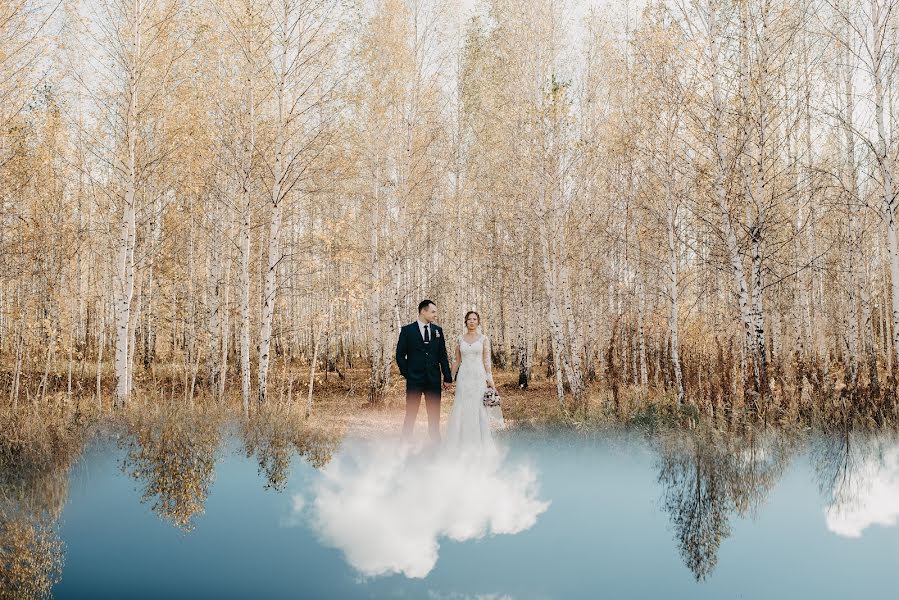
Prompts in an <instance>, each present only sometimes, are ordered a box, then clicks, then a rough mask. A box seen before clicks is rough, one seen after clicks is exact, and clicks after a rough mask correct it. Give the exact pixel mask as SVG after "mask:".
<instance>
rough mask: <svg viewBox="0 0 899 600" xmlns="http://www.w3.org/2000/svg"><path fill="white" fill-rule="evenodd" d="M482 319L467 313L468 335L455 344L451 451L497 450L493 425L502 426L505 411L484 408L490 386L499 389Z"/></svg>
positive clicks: (448, 435)
mask: <svg viewBox="0 0 899 600" xmlns="http://www.w3.org/2000/svg"><path fill="white" fill-rule="evenodd" d="M480 324H481V317H480V315H478V313H477V312H475V311H473V310H472V311H468V312H467V313H466V314H465V330H466V331H465V333H464V334H462V335H460V336H459V338H458V340H457V344H456V357H455V361H454V364H453V381H454V382H455V383H456V395H455V399H454V400H453V408H452V411H451V412H450V416H449V421H448V422H447V428H446V438H445V442H444V443H445V446H446V447H447V448H450V449H460V450H461V449H465V450H475V451H476V450H482V451H486V452H490V451H495V450H496V446H495V444H494V441H493V435H492V433H491V431H490V428H491V424H496V425H498V426H499V427H502V426H503V415H502V409H501V408H500V407H499V406H494V407H489V408H488V407H486V406H484V392H485V391H486V390H487V387H488V386H489V387H491V388H494V389H495V388H496V386H495V385H494V383H493V370H492V368H491V359H490V339H489V338H488V337H487V336H486V335H484V334H483V333H480V331H479V329H480Z"/></svg>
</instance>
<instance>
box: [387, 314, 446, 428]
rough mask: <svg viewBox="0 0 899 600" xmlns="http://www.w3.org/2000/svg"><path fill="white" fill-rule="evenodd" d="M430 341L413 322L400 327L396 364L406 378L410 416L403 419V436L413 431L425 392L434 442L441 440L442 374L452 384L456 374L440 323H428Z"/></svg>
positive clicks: (407, 413)
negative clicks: (451, 368) (450, 361)
mask: <svg viewBox="0 0 899 600" xmlns="http://www.w3.org/2000/svg"><path fill="white" fill-rule="evenodd" d="M428 332H429V336H428V337H429V342H428V343H425V340H424V338H423V337H422V334H421V329H419V327H418V321H413V322H412V323H409V324H408V325H405V326H404V327H403V328H402V329H400V337H399V339H398V340H397V342H396V364H397V366H398V367H399V368H400V374H401V375H402V376H403V377H404V378H405V379H406V419H405V421H404V422H403V436H404V437H408V436H409V435H411V433H412V427H413V426H414V424H415V416H416V415H417V414H418V407H419V405H420V404H421V395H422V394H424V396H425V409H426V410H427V412H428V431H429V433H430V436H431V439H432V440H433V441H437V442H439V441H440V390H441V385H440V383H441V382H440V375H441V371H442V372H443V381H444V382H446V383H452V381H453V375H452V371H451V370H450V366H449V355H448V354H447V352H446V338H445V337H444V335H443V330H442V329H441V328H440V327H438V326H437V325H433V324H431V325H428Z"/></svg>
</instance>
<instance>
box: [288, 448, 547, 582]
mask: <svg viewBox="0 0 899 600" xmlns="http://www.w3.org/2000/svg"><path fill="white" fill-rule="evenodd" d="M505 458H506V452H505V450H503V449H502V448H501V450H500V452H499V453H497V454H492V455H490V454H487V455H480V454H479V455H475V456H468V457H462V456H456V455H453V454H451V453H449V452H447V451H442V452H438V453H437V454H435V455H430V456H429V455H428V454H427V453H426V452H422V450H421V448H420V447H409V446H402V445H400V444H398V443H396V442H392V441H385V440H370V439H362V438H346V439H345V440H344V441H343V444H342V445H341V447H340V449H339V450H338V451H337V452H336V453H335V455H334V456H333V458H332V459H331V462H329V463H328V465H327V466H325V468H323V469H322V471H321V473H320V477H319V478H318V479H317V480H316V481H315V482H314V483H313V485H312V490H311V492H312V493H311V496H312V497H311V498H309V499H308V501H304V500H303V499H302V497H301V496H297V497H295V499H294V508H295V510H294V513H293V516H296V511H297V510H300V511H302V510H305V511H306V519H307V521H308V522H309V523H310V525H311V526H312V528H313V529H314V530H316V531H317V532H318V534H319V536H320V537H321V539H322V541H323V542H324V543H325V544H327V545H330V546H333V547H336V548H339V549H340V550H342V551H343V553H344V555H345V556H346V559H347V560H348V561H349V563H350V564H351V565H352V566H353V567H354V568H356V569H358V570H359V571H360V572H361V573H362V574H364V575H385V574H392V573H402V574H404V575H406V576H407V577H424V576H426V575H427V574H428V573H429V572H430V571H431V569H433V568H434V564H435V563H436V562H437V554H438V549H439V538H440V537H447V538H450V539H453V540H457V541H464V540H471V539H476V538H481V537H483V536H485V535H487V534H488V533H489V534H502V533H506V534H513V533H518V532H520V531H524V530H526V529H528V528H530V527H531V526H533V525H534V523H536V521H537V517H538V516H539V515H540V514H541V513H542V512H543V511H545V510H546V509H547V507H548V506H549V502H548V501H542V500H538V499H537V497H536V496H537V493H538V486H537V475H536V472H535V471H534V469H533V468H532V467H531V466H530V465H528V464H525V463H519V464H514V465H513V464H507V463H506V461H505ZM290 520H294V519H290Z"/></svg>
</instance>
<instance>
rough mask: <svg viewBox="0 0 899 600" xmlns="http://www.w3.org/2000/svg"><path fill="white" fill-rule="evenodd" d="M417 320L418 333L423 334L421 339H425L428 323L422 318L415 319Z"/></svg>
mask: <svg viewBox="0 0 899 600" xmlns="http://www.w3.org/2000/svg"><path fill="white" fill-rule="evenodd" d="M415 322H416V323H418V334H419V335H420V336H421V339H425V327H427V326H428V324H427V323H422V322H421V319H415Z"/></svg>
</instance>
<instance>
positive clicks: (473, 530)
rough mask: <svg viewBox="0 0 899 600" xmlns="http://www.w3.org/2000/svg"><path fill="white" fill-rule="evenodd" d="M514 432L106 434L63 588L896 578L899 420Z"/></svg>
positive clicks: (642, 592) (80, 493)
mask: <svg viewBox="0 0 899 600" xmlns="http://www.w3.org/2000/svg"><path fill="white" fill-rule="evenodd" d="M500 443H501V444H502V447H503V448H504V449H506V453H505V454H504V455H502V456H501V457H499V458H498V459H496V460H493V461H475V462H464V461H461V460H455V459H454V458H453V457H449V458H447V457H443V456H442V455H440V456H438V457H436V458H435V457H434V456H431V455H428V454H424V453H421V452H419V451H418V450H417V449H416V448H412V449H409V448H406V449H403V448H400V447H398V446H396V445H395V444H392V443H389V442H381V441H377V440H371V439H361V438H354V437H352V436H351V437H348V438H345V439H344V440H343V441H342V442H341V443H340V445H339V446H337V447H336V449H335V450H334V451H333V454H332V455H331V456H330V459H329V460H320V461H318V462H320V463H322V464H319V465H318V466H317V467H316V466H313V465H312V464H310V462H309V461H308V459H307V458H304V457H303V456H302V455H300V454H299V453H296V452H295V449H290V450H289V451H287V452H286V454H285V453H284V452H282V453H281V455H280V462H279V463H278V468H272V464H273V463H272V461H271V460H269V459H270V458H271V457H270V456H269V455H266V456H264V457H262V458H263V460H260V457H261V456H262V455H263V454H265V453H260V452H256V451H250V452H249V456H248V451H247V449H246V445H245V444H244V443H243V442H242V441H241V440H240V439H239V436H237V435H232V434H227V435H225V436H224V437H223V438H221V442H220V443H217V445H216V447H215V448H214V449H213V458H214V463H212V464H209V465H206V466H205V467H204V466H203V458H202V456H200V457H199V458H198V456H197V452H195V451H194V450H190V449H187V450H185V451H184V452H183V454H184V456H180V457H176V458H175V459H174V460H173V461H172V462H171V463H168V462H167V461H168V459H167V458H165V457H164V456H162V455H161V454H159V453H156V454H154V455H153V457H152V458H148V457H147V456H143V457H140V456H138V458H135V456H136V451H135V446H133V445H132V446H131V447H129V446H128V445H127V444H122V443H115V442H114V441H110V440H109V439H107V438H106V437H104V436H100V437H98V438H97V439H95V440H94V441H93V442H91V443H90V444H89V445H88V447H87V448H86V449H85V452H84V453H83V455H82V457H81V458H80V460H79V461H78V462H77V463H76V464H75V465H74V466H73V467H72V468H71V469H70V471H69V475H68V477H69V486H68V494H67V499H66V501H65V504H64V508H63V509H62V512H61V514H60V516H59V518H58V521H57V524H58V535H59V537H60V538H61V540H62V541H63V543H64V548H63V554H64V566H63V568H62V572H61V580H60V581H59V583H57V584H56V585H55V586H54V588H53V596H54V597H55V598H60V599H63V598H93V599H100V598H388V597H389V598H434V599H438V598H448V599H449V598H453V599H456V598H516V599H519V598H691V599H692V598H715V599H721V598H759V599H763V598H765V599H770V598H818V599H824V598H841V599H842V598H895V597H896V593H897V592H896V590H897V589H899V528H897V526H896V522H897V517H899V441H897V438H896V437H895V436H871V435H862V434H851V435H848V434H847V435H842V434H837V435H830V436H810V437H806V438H803V439H801V440H795V439H789V438H787V437H786V436H782V435H780V434H777V433H776V432H768V433H757V434H752V435H742V436H725V435H721V434H696V433H693V434H689V435H688V434H653V435H649V434H645V433H640V432H636V431H634V432H627V431H624V432H622V431H609V432H605V433H603V432H598V433H596V434H592V435H590V436H586V437H584V436H577V435H573V434H548V433H545V434H544V433H539V432H517V433H516V432H504V435H503V436H502V437H501V438H500ZM138 450H139V447H138ZM172 453H174V454H177V453H178V452H177V451H175V450H173V451H172ZM162 454H163V455H164V454H165V452H163V453H162ZM199 454H200V455H202V453H199ZM154 460H158V461H159V463H160V464H154V462H153V461H154ZM275 462H278V461H275ZM136 465H138V466H136ZM198 465H199V466H198ZM173 469H174V470H175V471H179V470H180V471H183V472H184V473H188V475H187V476H184V475H183V473H181V474H180V475H177V476H174V477H172V476H170V475H171V473H170V471H171V470H173ZM190 473H194V474H199V475H198V477H199V478H200V479H201V480H203V481H202V482H201V483H199V484H198V483H197V482H196V481H193V480H192V479H191V476H190ZM273 473H274V475H273ZM273 480H274V484H273V483H272V481H273ZM194 487H196V489H197V490H201V491H199V492H198V493H197V495H196V496H192V495H191V494H187V495H186V496H179V494H181V493H182V492H183V490H184V489H189V490H190V489H194ZM147 490H150V491H151V492H154V493H150V494H146V495H145V492H147ZM160 500H162V502H160ZM179 511H183V512H187V513H189V514H188V515H187V516H188V517H189V518H188V519H187V521H186V523H189V526H184V522H182V525H183V526H179V525H178V522H179ZM180 516H181V517H184V516H185V515H183V514H182V515H180Z"/></svg>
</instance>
